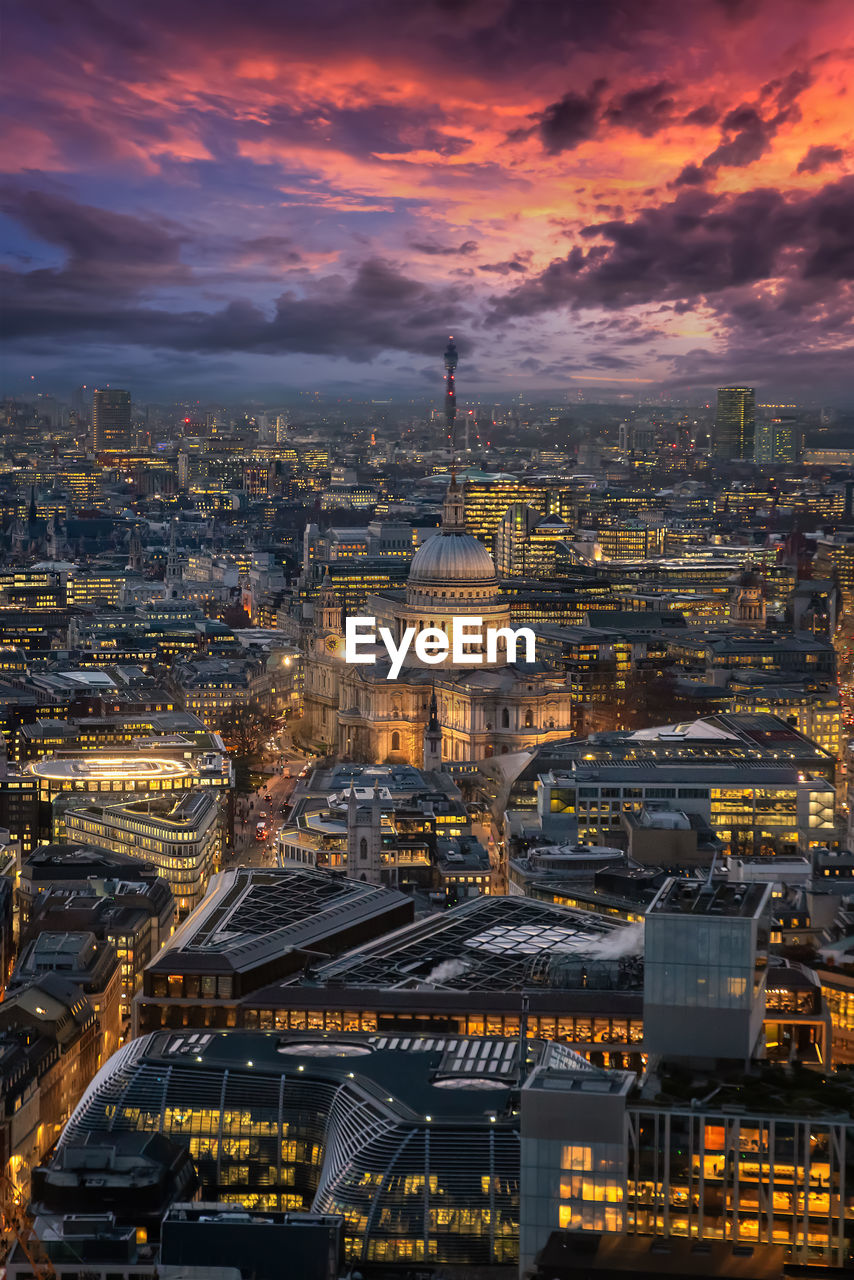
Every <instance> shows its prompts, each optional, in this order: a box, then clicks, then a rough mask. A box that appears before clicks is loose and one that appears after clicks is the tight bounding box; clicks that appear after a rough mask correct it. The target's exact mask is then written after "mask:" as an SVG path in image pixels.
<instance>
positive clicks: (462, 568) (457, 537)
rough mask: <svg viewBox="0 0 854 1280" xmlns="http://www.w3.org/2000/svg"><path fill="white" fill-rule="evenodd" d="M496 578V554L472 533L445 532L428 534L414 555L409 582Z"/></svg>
mask: <svg viewBox="0 0 854 1280" xmlns="http://www.w3.org/2000/svg"><path fill="white" fill-rule="evenodd" d="M495 581H496V578H495V565H494V564H493V563H492V556H491V555H490V554H489V552H488V551H487V549H486V547H485V546H484V545H483V543H482V542H478V540H477V538H473V537H472V536H471V534H470V533H445V532H442V533H437V534H436V535H435V536H434V537H432V538H428V540H427V541H426V542H425V543H424V545H423V546H421V547H419V549H418V550H417V551H416V553H415V555H414V556H413V558H412V565H411V566H410V570H409V582H410V583H412V584H416V583H417V584H423V585H424V586H442V585H444V584H445V583H451V582H452V583H454V584H455V585H458V584H461V583H467V582H471V583H482V584H484V585H485V584H494V583H495Z"/></svg>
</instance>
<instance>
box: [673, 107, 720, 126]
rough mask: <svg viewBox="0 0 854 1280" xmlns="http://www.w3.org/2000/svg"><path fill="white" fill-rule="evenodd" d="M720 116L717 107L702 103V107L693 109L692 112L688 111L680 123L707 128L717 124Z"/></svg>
mask: <svg viewBox="0 0 854 1280" xmlns="http://www.w3.org/2000/svg"><path fill="white" fill-rule="evenodd" d="M720 114H721V113H720V111H718V109H717V107H713V106H712V105H711V103H709V102H707V103H704V104H703V106H701V107H695V108H694V110H693V111H689V112H688V114H687V115H686V116H685V117H684V119H683V121H682V123H683V124H697V125H700V126H701V127H702V128H708V127H709V126H711V125H713V124H715V123H717V121H718V119H719V118H720Z"/></svg>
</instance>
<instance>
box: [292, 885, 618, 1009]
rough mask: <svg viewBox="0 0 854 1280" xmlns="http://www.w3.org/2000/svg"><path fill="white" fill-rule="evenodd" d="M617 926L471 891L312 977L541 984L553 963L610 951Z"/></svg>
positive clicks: (486, 985) (441, 986)
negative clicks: (471, 894) (456, 902)
mask: <svg viewBox="0 0 854 1280" xmlns="http://www.w3.org/2000/svg"><path fill="white" fill-rule="evenodd" d="M623 928H624V926H623V924H622V923H621V922H619V921H611V920H604V919H601V918H600V917H596V916H593V915H591V914H586V913H584V912H576V911H570V910H567V909H565V908H563V907H554V906H550V905H548V904H546V903H542V902H536V901H534V900H533V899H530V898H522V897H494V898H493V897H479V898H474V899H472V900H471V901H469V902H466V903H464V904H462V905H461V906H458V907H454V908H452V909H451V910H448V911H444V912H442V913H440V914H439V915H434V916H429V917H427V918H426V919H423V920H417V921H416V922H415V923H413V924H410V925H405V926H404V927H403V928H402V929H398V930H396V931H395V932H394V933H391V934H388V935H386V936H385V937H383V938H379V939H378V940H377V941H375V942H369V943H366V944H365V945H364V946H361V947H357V948H355V949H354V950H352V951H349V952H347V953H346V954H344V955H342V956H339V957H338V958H337V959H335V960H331V961H329V962H328V963H327V964H324V965H322V966H320V968H319V969H318V970H317V971H316V972H315V974H314V975H313V980H315V981H317V982H319V983H321V984H325V983H330V984H337V985H339V986H340V985H346V986H350V987H381V988H384V989H387V990H388V989H390V990H410V991H412V990H427V991H429V990H441V991H460V992H475V991H501V992H506V991H507V990H509V989H514V988H519V987H522V986H525V985H527V984H528V983H539V984H542V985H546V986H548V985H552V980H551V978H550V974H551V973H552V969H553V968H554V966H555V964H556V963H557V964H560V963H562V962H566V961H571V960H574V959H575V960H578V961H586V960H591V961H592V960H596V959H598V958H599V957H600V956H603V957H605V956H609V955H610V956H614V955H618V954H619V945H618V943H617V937H618V935H619V934H620V931H621V930H622V929H623ZM554 985H560V983H559V982H558V981H557V979H556V978H555V980H554Z"/></svg>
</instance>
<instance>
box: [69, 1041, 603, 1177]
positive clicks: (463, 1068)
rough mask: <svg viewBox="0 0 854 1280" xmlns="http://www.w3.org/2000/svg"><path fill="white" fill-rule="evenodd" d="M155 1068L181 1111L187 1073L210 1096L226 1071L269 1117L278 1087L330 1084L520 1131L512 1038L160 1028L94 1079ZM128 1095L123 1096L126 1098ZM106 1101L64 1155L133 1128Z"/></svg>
mask: <svg viewBox="0 0 854 1280" xmlns="http://www.w3.org/2000/svg"><path fill="white" fill-rule="evenodd" d="M562 1047H563V1046H562ZM531 1051H533V1052H534V1054H535V1055H536V1056H537V1057H539V1054H540V1053H541V1052H542V1046H541V1045H540V1044H538V1043H537V1044H536V1045H535V1044H534V1042H529V1045H528V1052H529V1053H530V1052H531ZM566 1053H567V1054H568V1055H569V1056H571V1057H572V1058H573V1059H574V1060H575V1064H576V1068H577V1070H578V1071H579V1072H580V1073H589V1072H591V1070H592V1069H591V1068H590V1066H589V1064H588V1063H587V1062H586V1061H585V1060H584V1059H583V1058H581V1057H579V1056H578V1055H575V1054H572V1051H571V1050H568V1049H567V1050H566ZM170 1068H171V1069H172V1070H171V1071H170ZM155 1069H156V1070H160V1071H165V1073H166V1075H167V1077H169V1078H170V1079H174V1080H175V1081H176V1083H178V1084H179V1087H180V1088H181V1090H182V1093H183V1096H184V1098H186V1105H189V1102H190V1099H191V1097H192V1096H193V1084H192V1079H193V1075H196V1076H197V1077H198V1084H197V1086H196V1088H197V1089H199V1090H204V1091H208V1090H210V1087H211V1078H212V1076H213V1077H214V1078H215V1079H217V1080H218V1079H219V1078H221V1077H222V1076H224V1075H225V1074H226V1073H227V1075H228V1088H229V1094H230V1097H231V1099H232V1105H235V1103H236V1102H237V1101H238V1100H239V1099H240V1097H241V1095H242V1094H245V1096H246V1098H247V1101H248V1100H249V1099H251V1100H252V1103H253V1104H256V1105H257V1104H258V1103H259V1102H261V1100H262V1099H263V1098H265V1097H266V1096H268V1095H269V1097H270V1098H271V1099H272V1102H271V1105H272V1107H273V1111H274V1113H275V1112H277V1111H278V1110H279V1107H280V1101H279V1099H280V1090H281V1089H282V1087H283V1086H284V1088H285V1090H286V1091H287V1090H288V1089H291V1088H294V1087H295V1086H302V1085H305V1084H306V1083H309V1082H313V1081H318V1082H319V1081H329V1082H331V1083H333V1084H336V1085H339V1086H344V1087H345V1088H347V1089H349V1090H352V1091H354V1092H356V1093H359V1094H362V1096H363V1097H364V1096H367V1098H368V1099H370V1101H371V1102H372V1103H373V1104H374V1106H375V1107H379V1109H380V1110H381V1111H383V1112H385V1113H386V1115H388V1116H389V1118H391V1119H398V1120H400V1119H405V1120H406V1121H409V1122H412V1121H413V1120H414V1121H422V1122H424V1121H426V1122H429V1123H432V1124H441V1123H442V1122H443V1121H446V1122H450V1123H454V1124H458V1123H460V1122H461V1121H464V1122H467V1123H475V1124H483V1125H484V1126H488V1125H490V1124H491V1123H492V1121H491V1119H490V1116H495V1117H497V1118H498V1119H499V1122H500V1121H501V1120H502V1119H503V1120H504V1122H505V1123H508V1124H510V1125H511V1126H512V1127H514V1128H515V1127H516V1126H517V1124H518V1116H517V1115H514V1114H513V1108H514V1105H515V1106H516V1107H517V1108H518V1102H516V1101H515V1099H516V1098H517V1097H518V1095H517V1094H516V1088H517V1087H518V1083H519V1040H518V1038H512V1039H510V1038H507V1039H505V1038H502V1037H483V1038H481V1037H459V1036H441V1035H437V1036H407V1035H364V1036H352V1035H351V1036H337V1035H336V1034H335V1033H333V1032H327V1033H325V1034H320V1035H317V1034H316V1035H311V1034H303V1033H299V1032H286V1033H284V1034H282V1035H275V1034H269V1033H266V1032H258V1031H239V1030H235V1031H213V1032H211V1031H190V1030H186V1031H177V1032H169V1031H162V1032H153V1033H151V1034H149V1035H147V1036H144V1037H142V1038H140V1039H138V1040H134V1041H131V1042H130V1043H129V1044H128V1045H126V1046H125V1047H124V1048H123V1049H122V1050H120V1051H119V1053H117V1054H115V1055H114V1056H113V1058H112V1059H111V1060H110V1064H109V1066H108V1067H107V1068H105V1070H104V1071H102V1074H101V1077H99V1079H100V1080H101V1081H103V1080H104V1079H105V1078H106V1074H107V1072H109V1074H110V1075H112V1076H113V1077H118V1079H119V1080H122V1081H124V1082H125V1083H126V1084H129V1083H130V1082H131V1081H132V1080H133V1079H134V1078H137V1077H141V1078H145V1077H146V1076H147V1075H148V1073H149V1072H150V1071H152V1070H155ZM217 1087H218V1086H217ZM132 1092H133V1090H132V1089H131V1093H132ZM108 1093H109V1097H108V1096H107V1094H108ZM126 1095H127V1090H124V1091H123V1093H122V1097H123V1098H124V1096H126ZM112 1096H113V1095H112V1092H111V1091H110V1090H107V1091H103V1092H102V1091H100V1090H95V1091H93V1090H92V1089H91V1088H90V1092H89V1096H88V1102H87V1104H86V1105H85V1107H84V1106H79V1107H78V1109H77V1112H75V1114H74V1116H72V1119H71V1121H70V1122H69V1124H68V1126H67V1128H66V1130H65V1132H64V1133H63V1136H62V1138H61V1139H60V1144H59V1151H60V1153H61V1152H62V1150H63V1147H64V1146H65V1145H66V1143H67V1142H69V1141H73V1140H74V1138H75V1137H77V1136H78V1135H79V1134H80V1132H81V1131H83V1132H85V1131H87V1130H88V1131H90V1132H91V1131H93V1130H94V1131H95V1132H101V1131H102V1130H106V1129H108V1128H109V1129H110V1131H111V1132H112V1131H115V1132H121V1131H122V1130H124V1129H126V1128H128V1127H130V1123H135V1122H131V1121H130V1120H129V1119H126V1118H125V1116H124V1115H123V1111H124V1101H121V1102H119V1103H118V1106H117V1107H116V1108H115V1110H116V1116H115V1121H113V1120H108V1117H107V1114H106V1109H105V1108H106V1107H107V1106H110V1105H111V1099H112ZM217 1096H218V1095H217ZM164 1097H165V1094H164ZM176 1097H177V1095H176ZM170 1105H174V1104H170ZM159 1106H160V1103H159V1095H158V1101H157V1102H156V1103H155V1107H156V1108H159ZM129 1107H130V1103H129ZM78 1118H79V1123H78Z"/></svg>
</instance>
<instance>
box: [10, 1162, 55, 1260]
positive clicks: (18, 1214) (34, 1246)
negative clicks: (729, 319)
mask: <svg viewBox="0 0 854 1280" xmlns="http://www.w3.org/2000/svg"><path fill="white" fill-rule="evenodd" d="M0 1182H2V1184H3V1198H2V1206H3V1229H4V1230H5V1231H11V1233H12V1235H13V1236H14V1238H15V1241H16V1243H17V1244H19V1245H20V1247H21V1252H22V1253H23V1255H24V1257H25V1258H26V1259H27V1262H28V1263H29V1264H30V1266H31V1268H32V1272H33V1277H34V1280H56V1270H55V1268H54V1265H53V1263H52V1262H51V1260H50V1258H49V1257H48V1256H47V1254H46V1253H45V1251H44V1248H43V1246H42V1243H41V1241H40V1240H39V1238H38V1236H37V1235H36V1233H35V1228H34V1227H33V1219H32V1217H31V1216H30V1214H29V1212H28V1210H27V1208H26V1206H25V1205H24V1203H23V1197H22V1195H21V1189H20V1187H17V1186H16V1185H15V1183H14V1182H13V1181H12V1179H11V1178H10V1177H8V1176H7V1175H6V1174H5V1173H3V1174H0Z"/></svg>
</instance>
